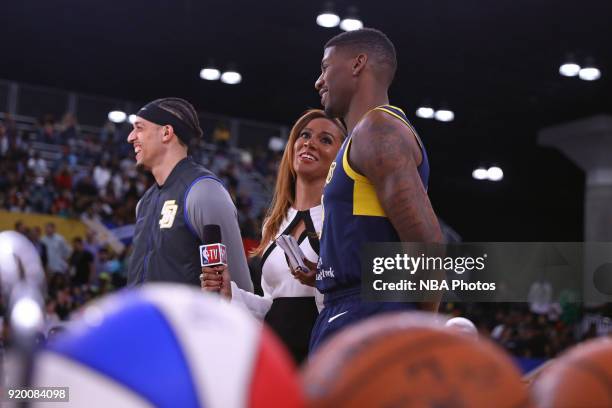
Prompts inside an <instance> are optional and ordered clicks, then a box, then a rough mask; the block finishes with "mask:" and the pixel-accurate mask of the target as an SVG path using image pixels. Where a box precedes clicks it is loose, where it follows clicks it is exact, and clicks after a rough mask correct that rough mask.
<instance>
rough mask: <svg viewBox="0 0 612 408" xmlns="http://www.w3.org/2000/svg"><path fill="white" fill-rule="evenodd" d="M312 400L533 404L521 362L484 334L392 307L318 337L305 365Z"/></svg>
mask: <svg viewBox="0 0 612 408" xmlns="http://www.w3.org/2000/svg"><path fill="white" fill-rule="evenodd" d="M302 381H303V388H304V390H305V394H306V398H307V400H308V405H309V406H311V407H333V408H339V407H487V408H490V407H500V408H503V407H513V408H514V407H525V406H531V404H530V402H529V397H528V393H527V390H526V387H525V386H524V385H523V384H522V383H521V378H520V374H519V372H518V370H517V369H516V368H515V366H514V364H513V363H512V361H511V360H510V359H509V358H508V357H506V356H505V354H504V352H503V351H501V350H500V349H499V348H497V347H496V346H495V345H493V344H492V343H490V342H489V341H488V340H482V339H481V340H478V339H474V338H470V337H467V336H464V335H461V334H460V333H456V332H454V331H451V330H448V329H445V328H444V325H443V323H441V322H440V320H439V319H437V318H435V317H432V315H429V314H425V313H411V312H407V313H394V314H387V315H384V316H379V317H375V318H372V319H369V320H366V321H364V322H363V323H360V324H357V325H355V326H352V327H350V328H348V329H346V330H345V331H343V332H341V333H339V334H338V335H337V336H336V337H334V338H332V339H330V340H329V341H328V342H327V343H325V344H323V345H322V346H321V348H320V349H319V350H318V351H317V352H316V353H315V354H314V355H313V356H312V357H311V358H310V359H309V361H308V362H307V363H306V365H305V366H304V369H303V371H302Z"/></svg>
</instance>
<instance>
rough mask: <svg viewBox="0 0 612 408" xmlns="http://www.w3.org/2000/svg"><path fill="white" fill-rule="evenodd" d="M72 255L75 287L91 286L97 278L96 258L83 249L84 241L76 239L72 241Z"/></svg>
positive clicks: (71, 266)
mask: <svg viewBox="0 0 612 408" xmlns="http://www.w3.org/2000/svg"><path fill="white" fill-rule="evenodd" d="M72 248H73V250H72V255H71V256H70V262H69V264H70V275H71V276H72V284H73V285H84V284H89V283H91V282H92V281H93V278H94V276H95V273H96V271H95V268H94V256H93V254H92V253H91V252H89V251H88V250H86V249H85V248H84V247H83V239H82V238H81V237H76V238H74V240H73V241H72Z"/></svg>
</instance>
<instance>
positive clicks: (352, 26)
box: [340, 7, 363, 31]
mask: <svg viewBox="0 0 612 408" xmlns="http://www.w3.org/2000/svg"><path fill="white" fill-rule="evenodd" d="M340 28H341V29H343V30H344V31H355V30H359V29H361V28H363V23H362V22H361V20H360V19H359V16H358V14H357V8H356V7H349V8H348V10H347V12H346V17H344V18H343V19H342V21H341V22H340Z"/></svg>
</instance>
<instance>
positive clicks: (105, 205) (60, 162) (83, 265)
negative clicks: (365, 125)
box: [0, 114, 612, 358]
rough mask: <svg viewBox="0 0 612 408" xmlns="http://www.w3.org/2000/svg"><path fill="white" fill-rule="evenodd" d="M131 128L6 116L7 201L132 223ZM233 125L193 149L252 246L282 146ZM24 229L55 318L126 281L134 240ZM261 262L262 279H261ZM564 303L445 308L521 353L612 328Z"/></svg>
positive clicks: (138, 176) (598, 311) (3, 182)
mask: <svg viewBox="0 0 612 408" xmlns="http://www.w3.org/2000/svg"><path fill="white" fill-rule="evenodd" d="M130 129H131V126H130V125H129V124H128V123H126V124H123V125H115V124H113V123H110V122H109V123H107V124H106V125H105V126H104V128H103V129H102V130H101V131H100V132H99V133H98V134H93V133H88V132H84V131H81V130H80V128H79V125H78V123H77V120H76V118H75V117H74V116H73V115H71V114H66V115H65V116H64V117H63V118H62V120H61V121H60V122H56V121H55V120H54V118H53V117H51V116H45V117H43V118H41V119H40V121H39V123H38V125H37V126H35V128H33V129H31V130H23V129H18V127H17V125H16V123H15V121H14V120H12V119H11V118H10V117H9V116H8V115H5V119H4V121H0V209H2V210H8V211H12V212H22V213H42V214H53V215H57V216H60V217H68V218H70V217H71V218H85V219H93V220H97V221H100V222H102V223H103V224H105V225H106V226H107V227H108V228H114V227H119V226H124V225H130V224H133V223H134V222H135V207H136V203H137V202H138V199H139V197H140V196H142V194H143V193H144V192H145V191H146V189H147V188H148V187H149V186H150V185H151V184H152V183H153V179H152V177H151V176H150V175H148V174H147V173H146V172H144V171H141V170H139V169H137V168H136V167H135V165H134V159H133V152H132V147H131V146H130V145H129V144H128V143H127V142H126V137H127V134H128V132H129V131H130ZM228 132H229V130H228V129H227V127H226V126H223V125H221V126H219V128H218V129H216V130H215V132H212V133H211V137H210V138H209V139H204V140H195V141H193V142H192V143H193V144H192V145H191V146H190V154H191V155H192V156H193V157H194V158H195V159H196V160H198V161H199V162H201V163H202V164H203V165H205V166H207V167H208V168H210V169H211V170H212V171H213V172H215V173H216V174H217V175H218V176H219V177H220V178H221V179H222V181H223V182H224V184H225V186H226V187H227V189H228V191H229V192H230V194H231V196H232V198H233V199H234V202H235V203H236V207H237V209H238V213H239V221H240V227H241V231H242V234H243V238H244V239H245V247H246V248H249V247H250V248H252V247H254V246H256V245H257V239H258V237H259V235H260V233H261V222H262V218H263V215H264V214H263V212H264V211H265V209H266V206H265V205H263V206H262V205H257V203H256V202H255V200H254V194H253V190H254V189H258V190H261V189H264V190H265V189H266V188H267V189H268V191H269V190H271V189H272V187H273V185H274V182H275V180H276V170H277V166H278V163H279V161H280V157H281V154H282V152H281V151H280V149H268V148H267V146H263V147H261V148H258V149H255V150H252V151H249V150H240V151H237V150H232V149H231V148H230V147H229V145H228V139H229V137H230V135H229V133H228ZM37 143H39V144H40V143H43V144H45V145H50V146H54V147H55V149H56V150H59V151H60V152H61V155H59V158H56V159H49V158H45V157H43V152H44V149H43V150H41V149H40V148H38V149H37V148H35V147H36V146H39V147H40V145H37ZM253 174H256V175H257V176H258V180H259V182H261V185H253V184H248V183H247V181H248V180H247V179H246V178H245V175H253ZM251 182H252V181H251ZM15 230H17V231H19V232H21V233H22V234H24V235H26V236H27V237H28V238H29V239H30V240H31V241H32V243H33V244H34V245H35V246H36V248H37V249H38V250H39V252H40V254H41V259H42V260H43V263H44V265H45V270H46V273H47V282H48V297H47V299H46V312H47V318H48V321H49V322H50V328H52V327H56V326H57V325H58V323H59V322H61V321H64V320H66V319H69V318H70V316H71V314H72V313H73V312H74V311H75V310H78V308H79V307H80V306H82V305H83V304H85V303H87V302H88V301H90V300H91V299H93V298H95V297H98V296H101V295H103V294H105V293H108V292H111V291H113V290H116V289H118V288H120V287H122V286H124V285H125V282H126V279H125V271H126V263H127V260H128V256H129V251H130V246H129V245H127V246H126V249H125V250H124V251H122V252H121V253H117V252H115V251H114V250H113V249H111V247H110V246H108V245H106V244H104V243H100V242H98V240H97V238H96V235H95V233H93V232H89V233H88V234H87V236H84V237H77V238H75V239H74V240H73V241H72V242H67V241H66V240H65V239H64V237H62V236H61V235H60V234H58V233H57V232H56V231H55V227H54V225H53V224H47V225H46V226H45V227H44V231H42V229H41V227H40V226H28V225H25V224H24V223H17V224H16V225H15ZM255 265H256V262H253V263H252V265H251V266H252V268H253V276H254V282H255V283H259V279H258V275H257V271H256V267H255ZM256 286H257V285H256ZM561 303H562V304H559V303H557V304H555V305H552V306H551V307H550V308H549V309H547V310H546V311H542V310H533V309H532V308H530V306H529V304H518V303H514V304H478V303H473V304H452V303H447V304H444V305H443V312H445V313H448V314H450V315H461V316H464V317H468V318H470V319H471V320H473V321H474V322H475V323H476V325H477V326H478V328H479V331H480V332H481V334H483V335H486V336H489V337H491V338H493V339H494V340H495V341H497V342H498V343H499V344H500V345H502V346H503V347H504V348H506V349H507V350H508V351H510V352H511V353H512V354H513V355H515V356H520V357H530V358H549V357H553V356H555V355H557V354H558V353H559V352H561V351H562V350H564V349H566V348H568V347H569V346H571V345H573V344H575V343H576V342H577V341H580V340H583V339H585V338H588V337H590V336H595V335H601V334H606V333H612V323H611V322H610V319H609V318H607V320H606V317H605V316H611V315H612V310H610V306H609V305H608V306H602V307H599V308H593V309H590V310H586V315H585V316H587V317H584V316H583V312H585V311H584V310H582V309H579V308H578V306H577V304H576V303H572V302H571V300H570V301H567V302H565V303H563V302H561ZM585 319H587V320H585ZM588 319H590V320H588ZM585 322H586V323H585Z"/></svg>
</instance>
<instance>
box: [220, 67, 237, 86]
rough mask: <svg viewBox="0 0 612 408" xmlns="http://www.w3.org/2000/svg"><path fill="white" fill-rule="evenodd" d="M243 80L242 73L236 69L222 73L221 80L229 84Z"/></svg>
mask: <svg viewBox="0 0 612 408" xmlns="http://www.w3.org/2000/svg"><path fill="white" fill-rule="evenodd" d="M241 81H242V75H240V74H239V73H238V72H236V71H234V70H229V71H225V72H224V73H223V74H221V82H223V83H225V84H229V85H236V84H239V83H240V82H241Z"/></svg>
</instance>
